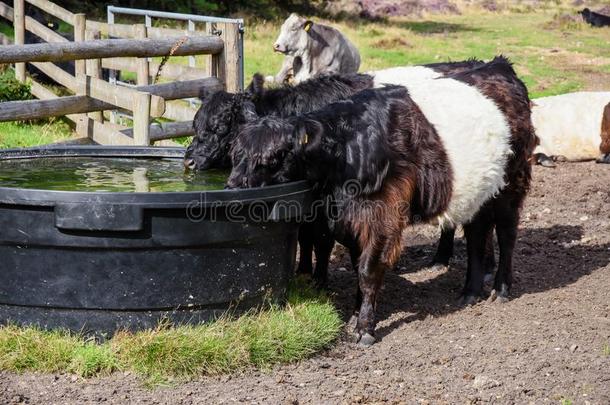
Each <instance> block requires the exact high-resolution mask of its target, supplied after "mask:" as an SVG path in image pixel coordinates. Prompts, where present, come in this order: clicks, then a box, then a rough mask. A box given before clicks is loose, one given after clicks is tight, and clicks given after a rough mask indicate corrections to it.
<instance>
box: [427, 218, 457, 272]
mask: <svg viewBox="0 0 610 405" xmlns="http://www.w3.org/2000/svg"><path fill="white" fill-rule="evenodd" d="M454 237H455V228H449V227H443V228H441V237H440V239H439V241H438V246H437V248H436V253H435V255H434V258H433V259H432V263H430V267H434V266H449V260H451V257H452V256H453V238H454Z"/></svg>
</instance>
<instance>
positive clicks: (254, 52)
mask: <svg viewBox="0 0 610 405" xmlns="http://www.w3.org/2000/svg"><path fill="white" fill-rule="evenodd" d="M506 4H507V5H511V4H517V5H518V6H505V7H504V10H503V11H499V12H489V11H485V10H482V9H481V8H478V7H461V9H462V14H461V15H423V16H422V17H421V18H392V19H389V20H388V21H384V22H366V21H361V20H344V21H324V20H319V19H317V20H316V19H314V20H316V21H319V22H322V23H326V24H330V25H333V26H335V27H337V28H338V29H340V30H341V31H342V32H344V33H345V34H346V35H347V36H348V37H349V38H350V39H351V40H352V41H353V42H354V43H355V44H356V45H357V46H358V48H359V49H360V53H361V55H362V67H361V70H362V71H367V70H374V69H380V68H385V67H390V66H397V65H410V64H420V63H431V62H441V61H449V60H461V59H466V58H471V57H476V58H482V59H489V58H492V57H493V56H494V55H497V54H500V53H501V54H504V55H506V56H508V57H510V59H511V60H512V61H513V62H514V63H515V67H516V70H517V72H518V73H519V74H520V76H521V77H522V78H523V80H524V81H525V82H526V84H527V86H528V88H529V90H530V93H531V95H532V96H533V97H541V96H546V95H554V94H561V93H566V92H570V91H576V90H602V89H605V90H608V89H609V88H610V84H608V83H610V28H602V29H599V28H592V27H589V26H588V25H586V24H583V23H582V22H580V21H579V19H578V18H576V10H577V7H573V6H569V5H563V3H559V4H558V3H556V2H542V3H540V4H539V5H538V6H536V7H531V6H526V5H523V3H521V2H514V1H513V2H507V3H506ZM280 25H281V21H276V22H258V23H251V22H250V23H248V22H247V24H246V37H245V65H246V79H247V80H246V82H248V81H249V78H250V77H251V76H252V74H254V73H255V72H261V73H263V74H265V75H272V74H275V73H276V72H277V71H278V70H279V67H280V65H281V63H282V58H283V55H280V54H276V53H273V52H272V44H273V42H274V40H275V38H276V37H277V34H278V31H279V26H280ZM0 32H4V33H10V27H8V26H6V25H2V24H1V23H0ZM175 59H177V61H178V62H181V61H184V62H185V63H186V58H175ZM46 128H47V131H46V132H47V133H49V131H48V129H49V128H51V129H52V130H51V131H50V133H53V134H55V135H54V136H53V140H56V138H57V137H60V138H61V137H67V136H70V131H69V130H68V131H66V126H65V125H61V126H55V124H51V126H50V127H49V126H47V127H46ZM28 133H30V134H31V137H30V136H28ZM41 133H43V131H41V128H40V127H38V126H36V125H33V126H27V127H23V126H21V125H17V124H10V125H9V124H5V125H3V126H2V127H0V146H1V147H7V146H15V145H26V144H33V143H37V142H38V141H46V140H47V137H41V135H40V134H41ZM24 138H25V139H24Z"/></svg>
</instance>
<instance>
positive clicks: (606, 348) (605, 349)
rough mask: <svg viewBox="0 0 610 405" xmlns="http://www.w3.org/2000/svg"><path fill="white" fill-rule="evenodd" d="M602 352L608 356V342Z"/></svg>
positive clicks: (609, 351) (609, 352)
mask: <svg viewBox="0 0 610 405" xmlns="http://www.w3.org/2000/svg"><path fill="white" fill-rule="evenodd" d="M602 352H603V353H604V356H610V344H608V343H606V344H605V345H604V348H603V350H602Z"/></svg>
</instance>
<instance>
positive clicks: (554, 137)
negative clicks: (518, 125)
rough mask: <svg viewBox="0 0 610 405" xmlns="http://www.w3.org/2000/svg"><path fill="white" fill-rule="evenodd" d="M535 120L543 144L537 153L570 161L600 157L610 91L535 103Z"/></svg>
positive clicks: (533, 113) (556, 97)
mask: <svg viewBox="0 0 610 405" xmlns="http://www.w3.org/2000/svg"><path fill="white" fill-rule="evenodd" d="M533 102H534V106H533V108H532V121H533V123H534V127H535V128H536V134H537V135H538V138H540V145H539V146H538V147H537V148H536V151H535V152H536V153H544V154H546V155H549V156H565V157H566V158H567V159H568V160H588V159H595V158H596V157H597V156H598V155H599V146H600V142H601V137H600V133H601V122H602V116H603V112H604V107H605V106H606V105H607V104H608V103H609V102H610V92H577V93H568V94H562V95H559V96H551V97H543V98H539V99H535V100H533Z"/></svg>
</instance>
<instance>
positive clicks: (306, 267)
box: [297, 222, 315, 275]
mask: <svg viewBox="0 0 610 405" xmlns="http://www.w3.org/2000/svg"><path fill="white" fill-rule="evenodd" d="M314 230H315V226H314V224H313V223H309V222H305V223H304V224H303V225H301V227H300V228H299V266H298V267H297V274H308V275H311V272H312V269H313V264H312V260H311V255H312V253H313V240H314Z"/></svg>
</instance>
